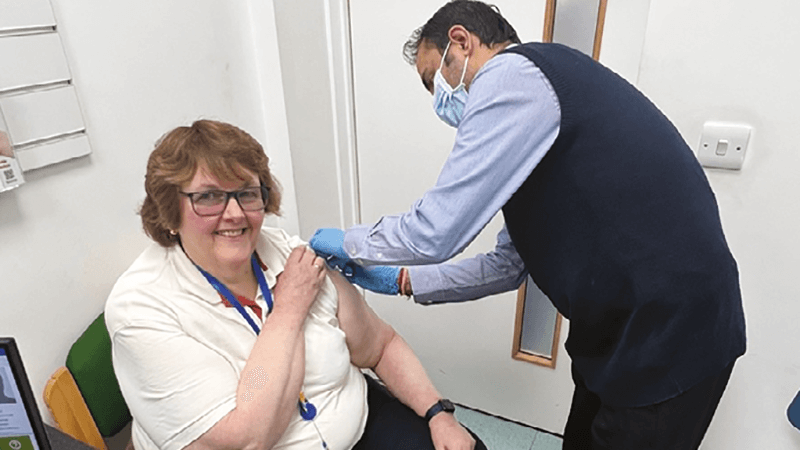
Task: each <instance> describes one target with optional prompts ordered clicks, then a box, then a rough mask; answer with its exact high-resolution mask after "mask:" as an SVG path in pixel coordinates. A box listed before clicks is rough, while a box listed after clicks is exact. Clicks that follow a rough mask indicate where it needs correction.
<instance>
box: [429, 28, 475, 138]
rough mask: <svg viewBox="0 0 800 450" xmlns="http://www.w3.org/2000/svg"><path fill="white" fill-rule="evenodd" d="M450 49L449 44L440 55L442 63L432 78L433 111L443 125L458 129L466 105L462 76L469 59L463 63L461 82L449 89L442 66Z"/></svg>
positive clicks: (465, 71)
mask: <svg viewBox="0 0 800 450" xmlns="http://www.w3.org/2000/svg"><path fill="white" fill-rule="evenodd" d="M449 48H450V43H449V42H448V43H447V47H446V48H445V49H444V54H442V62H441V63H440V64H439V69H438V70H436V74H435V75H434V76H433V110H434V111H436V115H437V116H439V118H440V119H442V120H443V121H444V123H446V124H448V125H450V126H451V127H455V128H458V124H460V123H461V118H462V117H463V116H464V106H466V104H467V96H468V94H467V88H466V86H464V75H466V74H467V63H468V62H469V57H467V59H466V60H465V61H464V70H463V71H462V72H461V81H459V82H458V86H456V87H455V88H453V87H451V86H450V84H449V83H448V82H447V80H445V79H444V76H443V75H442V66H443V65H444V57H445V56H447V50H448V49H449Z"/></svg>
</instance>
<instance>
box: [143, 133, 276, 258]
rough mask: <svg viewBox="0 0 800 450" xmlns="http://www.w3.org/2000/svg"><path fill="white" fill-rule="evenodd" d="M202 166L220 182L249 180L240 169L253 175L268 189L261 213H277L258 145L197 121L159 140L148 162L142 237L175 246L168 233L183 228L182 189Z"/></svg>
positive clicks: (273, 189) (246, 137)
mask: <svg viewBox="0 0 800 450" xmlns="http://www.w3.org/2000/svg"><path fill="white" fill-rule="evenodd" d="M201 165H205V167H207V168H208V171H209V172H210V174H211V175H213V176H215V177H217V178H218V179H220V180H224V181H237V180H243V179H247V177H246V176H245V174H244V173H242V169H247V170H249V171H251V172H253V173H254V174H256V175H257V176H258V179H259V180H260V182H261V184H263V185H264V186H266V187H267V188H268V189H269V199H268V200H267V206H266V207H265V208H264V211H265V212H267V213H273V214H279V209H280V204H281V193H280V187H279V185H278V182H277V180H275V179H274V178H273V177H272V175H271V174H270V171H269V158H267V155H266V154H265V153H264V148H263V147H261V144H259V143H258V141H256V140H255V139H254V138H253V137H252V136H250V135H249V134H247V133H246V132H244V131H243V130H241V129H239V128H237V127H235V126H233V125H230V124H227V123H223V122H217V121H213V120H198V121H196V122H194V123H193V124H192V125H191V126H189V127H178V128H175V129H174V130H172V131H170V132H168V133H167V134H165V135H164V136H162V137H161V139H159V141H158V142H157V143H156V148H155V149H154V150H153V153H151V154H150V158H149V159H148V160H147V174H146V175H145V179H144V188H145V191H146V193H147V196H146V197H145V199H144V203H143V204H142V208H141V210H140V211H139V214H140V215H141V216H142V226H143V227H144V232H145V233H147V235H148V236H150V238H152V239H153V240H154V241H156V242H158V243H159V244H161V245H162V246H164V247H171V246H173V245H175V244H176V243H177V242H178V236H177V235H174V234H172V233H170V230H177V229H178V228H180V225H181V209H180V190H181V188H182V187H183V186H185V185H186V184H188V183H189V182H191V181H192V178H194V175H195V174H196V173H197V169H198V167H200V166H201Z"/></svg>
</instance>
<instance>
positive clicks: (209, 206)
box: [182, 186, 268, 216]
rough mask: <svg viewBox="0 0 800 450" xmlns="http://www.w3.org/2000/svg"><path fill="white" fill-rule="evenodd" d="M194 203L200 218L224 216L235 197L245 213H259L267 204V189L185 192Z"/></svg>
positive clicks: (195, 210) (259, 187) (260, 187)
mask: <svg viewBox="0 0 800 450" xmlns="http://www.w3.org/2000/svg"><path fill="white" fill-rule="evenodd" d="M182 194H184V195H186V196H187V197H189V199H190V200H191V202H192V207H193V208H194V212H195V213H197V215H200V216H216V215H219V214H222V212H223V211H225V208H226V207H227V206H228V201H229V200H230V198H231V197H235V198H236V201H237V202H238V203H239V206H240V207H241V208H242V210H244V211H258V210H260V209H264V207H265V206H266V204H267V195H268V191H267V188H266V187H264V186H258V187H252V188H247V189H242V190H241V191H233V192H226V191H217V190H214V191H205V192H183V193H182Z"/></svg>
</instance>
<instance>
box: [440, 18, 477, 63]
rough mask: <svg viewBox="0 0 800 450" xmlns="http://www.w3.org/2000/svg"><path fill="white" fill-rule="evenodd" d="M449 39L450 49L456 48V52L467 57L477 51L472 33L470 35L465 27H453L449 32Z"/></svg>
mask: <svg viewBox="0 0 800 450" xmlns="http://www.w3.org/2000/svg"><path fill="white" fill-rule="evenodd" d="M447 37H449V38H450V42H451V44H450V47H454V48H455V49H456V50H455V51H460V52H462V53H463V54H464V55H465V56H471V55H472V52H473V51H474V50H475V49H474V48H473V47H474V43H473V40H472V33H470V32H469V31H468V30H467V29H466V28H464V26H463V25H453V26H452V27H450V29H449V30H448V31H447Z"/></svg>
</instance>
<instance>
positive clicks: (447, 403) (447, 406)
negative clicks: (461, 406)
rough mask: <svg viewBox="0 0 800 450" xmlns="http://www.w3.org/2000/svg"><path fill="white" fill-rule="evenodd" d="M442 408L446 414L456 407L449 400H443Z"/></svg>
mask: <svg viewBox="0 0 800 450" xmlns="http://www.w3.org/2000/svg"><path fill="white" fill-rule="evenodd" d="M442 407H443V408H444V410H445V411H447V412H453V411H455V410H456V406H455V405H454V404H453V402H451V401H450V400H448V399H446V398H443V399H442Z"/></svg>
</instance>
